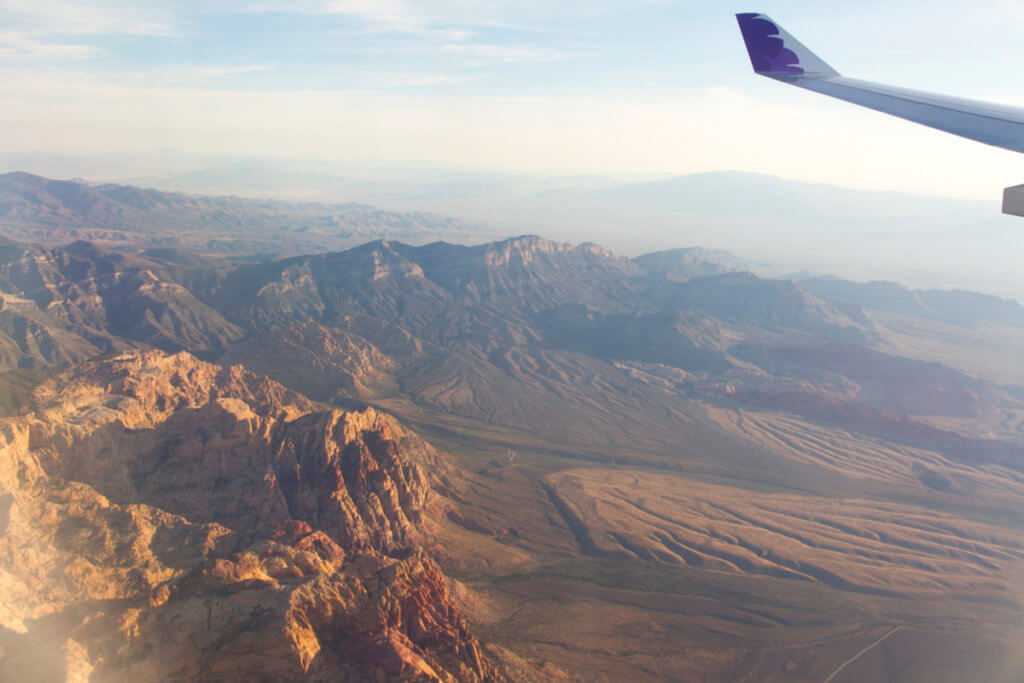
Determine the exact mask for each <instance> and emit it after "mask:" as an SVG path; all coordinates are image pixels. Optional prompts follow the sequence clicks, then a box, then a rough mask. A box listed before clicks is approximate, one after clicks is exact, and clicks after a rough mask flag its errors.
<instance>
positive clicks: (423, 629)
mask: <svg viewBox="0 0 1024 683" xmlns="http://www.w3.org/2000/svg"><path fill="white" fill-rule="evenodd" d="M447 467H448V466H447V465H446V463H445V462H444V461H443V459H442V457H441V456H440V454H438V453H437V452H436V451H434V450H433V449H432V448H431V447H430V446H428V445H427V444H425V443H424V442H422V441H421V440H420V439H419V438H418V437H416V436H415V435H414V434H412V433H410V432H408V431H407V430H405V429H404V428H403V427H402V426H401V425H400V424H398V422H397V421H395V420H394V419H393V418H391V417H389V416H386V415H384V414H382V413H379V412H377V411H374V410H372V409H366V410H363V411H360V412H342V411H338V410H326V409H324V408H323V407H322V406H320V405H319V404H316V403H313V402H312V401H309V400H308V399H306V398H304V397H303V396H301V395H300V394H298V393H295V392H293V391H290V390H287V389H285V388H283V387H282V386H281V385H279V384H277V383H275V382H272V381H270V380H267V379H265V378H262V377H259V376H256V375H253V374H252V373H249V372H247V371H245V370H243V369H242V368H240V367H237V366H236V367H233V368H223V367H220V366H216V365H212V364H208V363H204V362H201V361H198V360H197V359H195V358H194V357H192V356H190V355H188V354H186V353H179V354H175V355H168V354H165V353H163V352H158V351H149V350H147V351H137V352H136V351H132V352H126V353H123V354H121V355H118V356H115V357H112V358H109V359H107V360H104V361H99V362H93V363H86V364H82V365H79V366H76V367H75V368H74V369H72V370H70V371H68V372H66V373H64V374H63V375H60V376H58V377H57V378H56V379H54V380H51V381H48V382H46V383H44V384H43V385H41V386H40V387H39V388H38V389H37V390H36V391H35V393H34V394H33V398H32V402H31V406H30V407H29V408H27V409H26V410H25V411H23V412H22V413H21V414H19V415H17V416H15V417H12V418H9V419H7V420H4V421H3V422H2V423H0V525H2V528H3V533H2V535H0V587H2V593H3V595H4V600H3V601H2V603H3V604H2V606H0V647H2V648H3V653H2V654H0V674H2V676H0V677H2V678H4V679H6V680H17V679H20V680H30V679H33V678H40V677H42V678H48V677H49V678H56V679H62V678H68V679H74V680H87V679H92V680H140V679H148V680H156V679H185V678H188V679H193V678H209V679H214V680H228V679H230V680H239V679H276V680H280V679H291V678H296V677H299V676H307V677H311V678H313V679H324V680H326V679H330V680H338V679H339V678H340V679H346V678H358V679H362V678H365V677H370V678H373V677H375V676H381V677H384V678H399V679H410V680H412V679H416V680H451V679H453V678H457V679H460V680H473V679H480V678H483V677H485V676H488V675H492V674H493V673H494V672H493V671H492V666H491V664H490V663H489V662H488V660H487V659H486V657H484V656H483V655H482V654H481V651H480V648H479V645H478V643H477V641H476V640H475V639H474V638H473V636H472V635H471V634H470V633H469V631H468V629H467V627H466V623H465V621H464V620H463V618H462V616H461V614H460V612H459V608H458V607H457V606H456V604H455V602H454V601H453V600H452V599H451V597H450V595H449V593H448V588H447V583H446V579H445V577H444V576H443V575H442V574H441V572H440V570H439V569H438V568H437V566H436V565H435V564H434V563H433V561H432V560H431V559H429V558H428V557H427V556H426V555H424V554H423V553H422V552H421V551H418V550H416V549H415V543H416V541H417V540H418V539H420V538H421V537H422V534H423V531H422V526H423V524H422V522H423V519H424V515H425V514H427V510H428V508H429V506H430V503H431V501H432V500H433V499H435V498H437V497H438V494H436V493H434V491H433V489H432V487H431V477H432V476H434V475H430V476H428V474H427V472H428V471H430V472H443V471H444V470H445V469H446V468H447Z"/></svg>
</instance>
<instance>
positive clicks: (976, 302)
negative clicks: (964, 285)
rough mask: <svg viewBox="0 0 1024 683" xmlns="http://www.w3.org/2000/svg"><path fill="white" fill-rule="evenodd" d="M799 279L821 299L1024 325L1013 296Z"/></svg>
mask: <svg viewBox="0 0 1024 683" xmlns="http://www.w3.org/2000/svg"><path fill="white" fill-rule="evenodd" d="M799 283H800V285H801V286H802V287H805V288H806V289H808V290H809V291H812V292H814V293H815V294H817V295H818V296H820V297H822V298H823V299H828V300H829V301H833V302H837V303H846V304H854V305H857V306H862V307H864V308H866V309H869V310H873V311H878V312H882V313H892V314H896V315H909V316H914V317H917V318H925V319H928V320H936V321H939V322H948V323H952V324H954V325H970V326H974V325H981V324H989V325H993V324H994V325H1008V326H1011V327H1018V328H1022V329H1024V306H1022V305H1021V304H1020V303H1019V302H1017V301H1014V300H1013V299H1004V298H1002V297H998V296H992V295H990V294H980V293H978V292H966V291H963V290H938V289H929V290H915V289H910V288H908V287H904V286H903V285H901V284H898V283H896V282H886V281H880V280H876V281H873V282H853V281H852V280H844V279H842V278H837V277H830V276H816V277H810V278H801V279H800V280H799Z"/></svg>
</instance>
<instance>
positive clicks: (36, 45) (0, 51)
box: [0, 31, 103, 59]
mask: <svg viewBox="0 0 1024 683" xmlns="http://www.w3.org/2000/svg"><path fill="white" fill-rule="evenodd" d="M102 53H103V50H101V49H100V48H98V47H94V46H92V45H73V44H68V43H54V42H47V41H42V40H38V39H36V38H35V37H34V36H33V35H31V34H26V33H17V32H13V31H11V32H6V33H0V58H6V59H12V58H13V59H18V58H31V59H89V58H92V57H96V56H98V55H100V54H102Z"/></svg>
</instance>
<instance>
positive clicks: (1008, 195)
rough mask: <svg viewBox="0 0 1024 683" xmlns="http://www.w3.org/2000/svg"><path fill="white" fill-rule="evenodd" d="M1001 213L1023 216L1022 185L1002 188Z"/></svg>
mask: <svg viewBox="0 0 1024 683" xmlns="http://www.w3.org/2000/svg"><path fill="white" fill-rule="evenodd" d="M1003 213H1006V214H1009V215H1011V216H1024V185H1014V186H1013V187H1008V188H1006V189H1005V190H1003Z"/></svg>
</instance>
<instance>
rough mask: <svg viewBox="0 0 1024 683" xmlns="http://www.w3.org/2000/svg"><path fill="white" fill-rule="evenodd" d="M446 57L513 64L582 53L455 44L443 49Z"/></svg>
mask: <svg viewBox="0 0 1024 683" xmlns="http://www.w3.org/2000/svg"><path fill="white" fill-rule="evenodd" d="M441 52H442V53H443V54H446V55H455V56H460V57H467V58H470V60H471V61H472V62H473V63H475V64H494V63H506V64H507V63H513V62H532V63H537V62H554V61H559V60H563V59H570V58H572V57H579V56H581V54H582V53H579V52H565V51H562V50H555V49H551V48H545V47H537V46H534V45H495V44H468V45H467V44H454V43H450V44H448V45H444V46H442V48H441Z"/></svg>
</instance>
